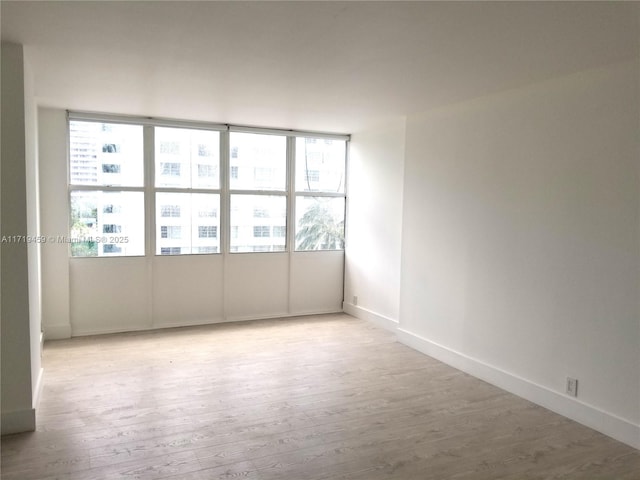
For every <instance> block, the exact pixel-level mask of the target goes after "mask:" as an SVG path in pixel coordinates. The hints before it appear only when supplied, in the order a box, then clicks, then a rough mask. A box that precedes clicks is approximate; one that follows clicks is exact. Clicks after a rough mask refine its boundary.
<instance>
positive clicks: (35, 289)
mask: <svg viewBox="0 0 640 480" xmlns="http://www.w3.org/2000/svg"><path fill="white" fill-rule="evenodd" d="M24 69H25V70H24V81H25V87H24V92H25V95H24V100H25V160H26V165H25V175H26V188H27V191H26V193H27V232H28V235H30V236H31V237H40V235H41V231H40V208H39V203H40V201H39V176H38V107H37V106H36V101H35V97H34V87H33V73H32V70H31V65H30V64H29V61H28V56H27V55H26V53H25V62H24ZM41 247H42V243H40V242H30V243H28V244H27V257H28V271H29V337H30V346H31V388H32V392H33V394H32V397H33V399H32V404H33V408H36V406H37V404H38V400H39V398H40V392H41V389H42V373H43V370H42V358H41V357H42V341H43V339H42V289H41V271H42V269H41Z"/></svg>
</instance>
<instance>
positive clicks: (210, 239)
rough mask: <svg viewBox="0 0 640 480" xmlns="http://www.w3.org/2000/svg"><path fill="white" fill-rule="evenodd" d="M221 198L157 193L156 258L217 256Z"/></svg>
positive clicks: (203, 194)
mask: <svg viewBox="0 0 640 480" xmlns="http://www.w3.org/2000/svg"><path fill="white" fill-rule="evenodd" d="M219 212H220V195H218V194H209V193H165V192H162V193H157V194H156V255H184V254H192V253H196V254H197V253H218V252H219V251H220V234H219V233H220V215H219Z"/></svg>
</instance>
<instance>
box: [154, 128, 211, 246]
mask: <svg viewBox="0 0 640 480" xmlns="http://www.w3.org/2000/svg"><path fill="white" fill-rule="evenodd" d="M154 132H155V135H154V136H155V142H156V144H155V162H156V178H155V189H156V194H155V195H156V225H160V224H162V226H166V227H167V229H169V228H179V229H180V233H181V234H180V236H179V237H171V236H170V234H169V231H168V230H167V236H163V233H164V232H163V231H162V228H160V230H159V234H158V233H156V254H158V255H185V254H208V253H218V252H219V251H220V241H219V238H218V228H219V219H218V210H219V209H220V178H219V171H220V133H219V132H217V131H211V130H197V129H192V128H167V127H154ZM169 145H172V147H171V148H169ZM166 165H173V166H171V167H169V168H168V170H165V167H166ZM158 169H160V173H159V174H158ZM159 206H160V207H159ZM168 206H171V210H168V209H167V208H166V207H168ZM160 218H162V220H160ZM167 218H171V219H172V222H171V225H169V223H167ZM156 228H158V227H156ZM178 247H179V249H180V251H178V250H177V248H178Z"/></svg>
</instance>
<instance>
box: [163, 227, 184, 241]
mask: <svg viewBox="0 0 640 480" xmlns="http://www.w3.org/2000/svg"><path fill="white" fill-rule="evenodd" d="M160 237H162V238H172V239H178V240H179V239H181V238H182V227H181V226H179V225H178V226H176V225H170V226H166V225H165V226H162V227H160Z"/></svg>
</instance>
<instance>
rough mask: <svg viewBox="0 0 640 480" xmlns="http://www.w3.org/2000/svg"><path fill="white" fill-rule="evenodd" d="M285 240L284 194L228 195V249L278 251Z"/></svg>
mask: <svg viewBox="0 0 640 480" xmlns="http://www.w3.org/2000/svg"><path fill="white" fill-rule="evenodd" d="M286 243H287V198H286V197H285V196H284V195H278V196H276V195H231V251H232V252H282V251H284V250H285V248H286Z"/></svg>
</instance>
